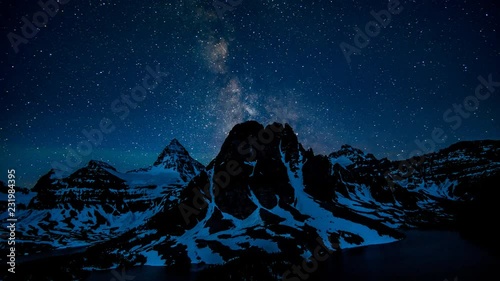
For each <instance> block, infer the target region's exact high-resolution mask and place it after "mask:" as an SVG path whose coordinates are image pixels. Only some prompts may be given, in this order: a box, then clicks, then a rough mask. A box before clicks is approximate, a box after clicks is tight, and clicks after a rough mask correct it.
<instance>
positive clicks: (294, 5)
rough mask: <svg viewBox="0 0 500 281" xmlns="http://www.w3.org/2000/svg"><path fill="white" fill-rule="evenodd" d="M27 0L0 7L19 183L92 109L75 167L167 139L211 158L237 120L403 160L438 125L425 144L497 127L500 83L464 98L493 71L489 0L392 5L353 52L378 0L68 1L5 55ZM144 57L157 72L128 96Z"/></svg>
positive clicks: (133, 153) (154, 150)
mask: <svg viewBox="0 0 500 281" xmlns="http://www.w3.org/2000/svg"><path fill="white" fill-rule="evenodd" d="M43 1H46V0H43ZM5 2H7V3H5ZM36 2H37V1H19V0H17V1H2V4H1V5H2V7H1V16H0V18H1V21H2V24H1V32H2V37H1V38H2V39H1V45H0V46H1V56H0V60H1V72H0V89H1V91H2V93H1V95H0V106H1V111H2V117H1V119H0V139H1V140H0V155H1V163H0V166H1V167H0V168H1V169H0V171H4V174H3V175H0V179H2V180H4V181H5V180H6V175H7V172H6V170H7V169H8V168H15V169H16V170H17V175H18V178H17V183H18V184H19V185H21V186H26V187H31V186H32V185H33V184H34V183H35V182H36V180H37V179H38V178H39V177H40V176H41V175H43V174H45V173H47V172H48V171H49V170H50V168H51V165H52V164H53V163H54V162H60V163H64V161H65V157H66V156H67V153H68V151H70V150H69V149H75V151H76V149H77V145H78V144H79V143H80V142H82V141H85V140H86V139H87V138H86V136H85V135H84V134H83V133H82V130H87V131H90V130H92V129H99V124H100V122H101V121H102V120H108V121H109V122H111V123H109V122H108V123H109V124H107V125H108V127H109V126H112V127H113V128H114V130H112V131H111V132H109V133H103V138H102V141H100V142H96V143H97V144H92V147H91V152H90V153H89V155H86V156H81V163H80V164H79V165H77V166H78V167H81V166H83V165H85V164H86V163H87V162H88V161H89V160H90V159H98V160H102V161H105V162H108V163H109V164H111V165H113V166H115V167H116V168H117V169H118V170H121V171H126V170H130V169H133V168H139V167H146V166H148V165H151V164H152V163H153V162H154V160H155V159H156V157H157V156H158V154H159V153H160V152H161V151H162V149H163V148H164V147H165V146H166V145H167V144H168V143H169V141H170V140H171V139H172V138H177V139H179V141H180V142H181V143H182V144H183V145H184V146H185V147H186V148H187V149H188V151H189V152H190V153H191V155H192V156H193V157H194V158H196V159H197V160H199V161H200V162H202V163H203V164H207V163H208V162H209V161H210V160H211V159H212V158H213V157H214V156H215V155H216V154H217V152H218V151H219V148H220V146H221V145H222V142H223V140H224V138H225V136H226V134H227V133H228V131H229V130H230V129H231V128H232V127H233V126H234V125H235V124H237V123H240V122H243V121H245V120H257V121H259V122H261V123H264V124H267V123H270V122H274V121H277V122H281V123H285V122H286V123H289V124H290V125H291V126H292V127H293V128H294V129H295V131H296V133H297V134H298V138H299V140H300V141H301V142H302V143H303V144H304V146H305V147H306V148H309V147H311V148H313V150H314V152H316V153H322V154H328V153H330V152H333V151H335V150H338V149H339V148H340V146H341V145H343V144H350V145H352V146H354V147H358V148H360V149H362V150H364V151H366V152H370V153H373V154H374V155H375V156H376V157H378V158H383V157H388V158H390V159H399V158H406V157H407V156H408V154H409V153H410V152H411V151H414V150H415V149H418V146H417V145H416V143H415V140H417V141H422V140H424V139H428V138H431V136H432V132H433V130H434V128H441V129H442V130H443V131H444V133H445V134H446V136H447V139H446V140H445V141H444V142H443V143H441V144H438V145H437V146H436V148H437V149H439V148H444V147H447V146H449V145H451V144H453V143H455V142H458V141H460V140H478V139H500V116H499V108H500V97H499V93H500V87H499V86H498V85H496V86H490V89H492V90H494V89H495V88H496V91H495V92H493V93H491V95H489V97H486V96H487V94H488V93H489V91H488V90H487V89H486V87H483V89H482V92H480V93H481V97H482V98H483V99H482V100H479V99H476V101H478V103H477V104H476V105H477V108H474V104H473V102H474V99H473V98H468V99H467V97H468V96H471V95H472V96H474V93H475V89H476V86H477V85H479V84H480V82H479V80H478V76H482V77H484V78H485V79H486V80H488V76H489V75H491V77H492V78H491V79H490V80H492V81H500V73H499V69H498V66H499V65H500V59H499V57H500V48H499V44H498V43H499V42H498V31H499V25H500V8H499V4H498V1H491V0H480V1H463V0H462V1H441V0H439V1H437V0H436V1H400V2H399V6H398V9H399V10H398V11H399V13H397V14H396V13H395V14H391V21H390V22H389V24H388V25H387V26H386V27H381V28H380V31H379V34H378V35H375V36H373V37H371V38H370V41H369V42H368V43H367V44H366V46H363V48H358V49H359V52H357V53H356V54H352V55H351V56H350V57H349V59H350V63H348V60H347V59H346V56H345V55H344V53H343V51H342V49H341V47H340V45H341V43H342V42H345V43H346V44H349V45H351V46H353V47H356V45H355V42H354V37H355V35H356V30H355V28H356V27H359V28H360V29H361V30H365V26H366V25H367V23H369V22H370V21H374V17H373V16H372V15H371V14H370V12H371V11H372V10H373V11H374V12H379V11H380V10H387V9H388V1H371V0H370V1H369V0H363V1H361V0H360V1H356V0H337V1H311V0H304V1H298V0H295V1H294V0H289V1H284V0H282V1H272V0H263V1H257V0H254V1H250V0H241V1H240V0H233V1H229V2H228V3H233V7H231V6H230V4H225V5H229V6H226V7H230V8H231V9H227V10H226V11H223V10H219V13H218V12H217V8H218V9H223V8H222V7H224V6H222V4H220V3H219V2H218V1H212V0H203V1H202V0H179V1H167V0H163V1H159V0H151V1H98V0H90V1H89V0H72V1H69V2H68V3H66V4H64V5H63V4H59V6H60V10H59V11H58V12H57V13H55V14H54V16H53V17H50V16H49V17H48V22H47V23H46V25H45V26H42V27H41V28H40V30H39V31H38V33H36V35H35V36H33V38H29V39H23V40H25V41H23V42H25V43H19V44H18V45H17V48H18V51H17V52H16V51H15V50H14V48H13V47H12V46H11V43H10V42H9V35H8V34H9V33H10V32H12V33H14V34H17V36H22V31H21V27H22V26H23V24H24V23H23V21H22V17H23V16H26V17H27V19H28V20H29V21H32V20H33V15H34V14H35V13H37V12H39V11H41V10H42V8H40V6H38V4H36ZM240 2H241V3H240ZM214 3H215V4H218V6H217V5H216V6H217V8H216V7H215V6H214ZM394 4H397V3H394V2H393V5H394ZM219 14H220V15H223V17H220V16H219ZM40 20H41V21H43V17H40V19H39V21H40ZM42 23H43V22H42ZM386 23H387V22H386ZM372 27H373V25H372ZM379 27H380V26H379ZM375 31H376V30H375ZM10 36H11V37H10V38H12V34H11V35H10ZM358 37H359V36H358ZM17 38H20V37H17ZM26 41H27V42H26ZM147 67H149V68H150V69H153V70H155V69H157V68H158V69H159V70H160V71H161V72H162V74H161V76H159V78H161V80H158V81H157V84H155V87H154V89H151V90H150V91H147V92H146V96H145V97H144V96H142V98H143V100H141V101H140V102H139V101H138V102H133V101H131V102H130V103H129V105H127V104H126V103H125V101H124V100H123V96H128V97H129V98H130V93H131V90H132V89H134V87H136V86H138V85H139V86H140V85H142V83H143V78H144V77H145V76H146V75H148V73H149V72H148V70H147ZM152 81H154V80H152ZM493 83H498V82H493ZM153 84H154V83H153ZM136 89H137V88H136ZM116 100H118V102H115V101H116ZM129 101H130V99H129ZM464 101H467V102H470V103H469V104H467V106H466V107H467V108H469V109H471V108H472V110H470V111H464V112H462V113H464V114H463V115H462V116H461V115H460V114H459V113H458V111H456V112H455V111H453V110H457V109H454V106H453V104H456V105H459V104H462V105H463V104H464ZM114 102H115V103H114ZM113 104H114V106H115V108H114V109H113ZM124 106H126V108H128V111H129V112H128V114H125V110H124V109H123V108H124ZM119 107H121V109H122V110H123V111H119V110H118V108H119ZM448 109H451V110H452V112H449V115H448V121H446V120H445V119H444V118H443V114H445V112H447V110H448ZM457 116H458V117H457ZM120 117H122V118H120ZM459 122H460V123H459ZM108 129H109V128H108ZM80 148H82V147H80ZM82 151H83V150H82Z"/></svg>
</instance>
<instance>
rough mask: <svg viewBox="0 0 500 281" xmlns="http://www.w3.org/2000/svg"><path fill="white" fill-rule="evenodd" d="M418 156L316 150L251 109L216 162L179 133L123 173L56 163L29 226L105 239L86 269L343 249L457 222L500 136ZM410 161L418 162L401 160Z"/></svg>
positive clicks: (54, 239)
mask: <svg viewBox="0 0 500 281" xmlns="http://www.w3.org/2000/svg"><path fill="white" fill-rule="evenodd" d="M419 160H421V161H416V159H409V160H408V161H406V162H403V161H390V160H388V159H385V158H384V159H377V158H375V157H374V156H373V155H372V154H365V153H364V152H363V151H361V150H360V149H357V148H353V147H351V146H348V145H344V146H342V147H341V149H340V150H339V151H336V152H333V153H331V154H330V155H328V156H323V155H315V154H314V153H313V151H312V150H305V149H304V148H303V147H302V145H301V144H300V142H299V140H298V139H297V135H296V134H295V133H294V131H293V129H292V128H291V127H290V126H288V125H287V124H285V125H282V124H277V123H275V124H272V125H268V126H266V127H264V126H262V125H261V124H259V123H257V122H252V121H250V122H245V123H242V124H238V125H236V126H235V127H234V128H233V129H232V130H231V132H230V133H229V134H228V136H227V138H226V140H225V141H224V143H223V144H222V147H221V151H220V152H219V154H218V155H217V156H216V157H215V158H214V159H213V160H212V161H211V162H210V164H209V165H208V166H207V167H206V168H205V167H203V166H202V165H201V164H199V163H198V162H197V161H195V160H193V159H192V158H191V157H190V156H189V154H188V152H187V151H186V150H185V149H184V148H183V147H182V145H180V143H179V142H178V141H177V140H173V141H172V142H171V143H170V144H169V145H168V146H167V147H166V148H165V149H164V150H163V152H162V153H161V154H160V155H159V156H158V159H157V160H156V161H155V162H154V163H153V165H151V166H149V167H147V168H143V169H138V170H134V171H129V172H126V173H122V172H119V171H117V170H116V169H115V168H113V167H112V166H110V165H108V164H106V163H102V162H98V161H91V162H89V164H88V165H87V166H86V167H84V168H82V169H80V170H78V171H76V172H75V173H73V174H72V175H71V176H69V177H67V178H64V179H58V178H55V177H54V174H55V173H54V171H51V172H49V173H48V174H47V175H45V176H44V177H42V178H41V179H40V181H39V182H38V184H37V186H35V187H34V188H33V191H35V192H37V194H36V196H35V197H34V198H33V200H32V201H31V203H30V206H29V210H27V211H25V212H24V213H23V214H24V217H23V219H24V222H25V224H24V226H23V227H24V228H22V229H21V233H22V235H21V237H22V239H25V240H30V241H32V242H35V241H37V242H38V244H40V241H42V242H44V243H47V244H49V245H51V247H59V248H60V247H65V246H75V245H89V244H94V243H99V244H98V245H95V246H93V247H90V248H89V250H88V251H87V252H86V256H85V258H84V259H83V261H80V262H82V263H83V266H84V267H85V268H87V269H104V268H113V267H117V266H118V265H123V264H127V265H140V264H146V265H153V266H172V267H181V268H192V267H193V266H196V267H198V266H206V265H220V264H227V263H231V262H235V261H238V260H239V259H241V257H242V256H245V255H247V254H248V253H251V254H252V255H256V256H259V257H269V256H274V255H278V256H279V259H280V260H282V261H283V263H287V262H288V264H290V263H293V261H297V259H303V258H308V257H310V256H311V255H313V251H314V249H315V248H316V246H317V245H318V243H319V244H320V245H322V247H324V249H325V250H327V251H332V252H333V251H338V250H340V249H346V248H352V247H359V246H366V245H373V244H380V243H390V242H395V241H398V240H400V239H402V238H403V237H404V236H403V235H402V234H401V233H400V232H399V231H398V228H400V227H436V226H439V227H446V226H452V225H453V224H454V222H455V220H456V218H455V215H456V213H457V210H456V208H457V206H459V205H457V204H458V203H461V202H469V201H471V200H474V199H475V198H478V194H479V193H478V191H477V190H475V187H474V186H476V185H481V184H482V183H483V182H484V180H485V179H486V180H487V179H489V178H490V177H493V176H495V175H497V176H498V174H499V173H500V142H499V141H478V142H463V143H458V144H455V145H452V146H450V147H449V148H447V149H444V150H441V151H438V152H436V153H430V154H427V155H424V157H422V158H420V159H419ZM404 163H413V166H412V169H411V172H408V170H404V171H400V168H401V167H402V166H404V165H403V164H404ZM488 188H489V187H488ZM488 192H489V191H488V190H487V189H482V190H481V193H480V195H481V196H482V197H485V194H488ZM103 241H104V242H103ZM269 270H270V271H273V269H269ZM277 273H279V271H278V272H274V273H273V274H277Z"/></svg>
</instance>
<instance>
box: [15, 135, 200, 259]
mask: <svg viewBox="0 0 500 281" xmlns="http://www.w3.org/2000/svg"><path fill="white" fill-rule="evenodd" d="M203 169H204V167H203V165H202V164H200V163H199V162H198V161H196V160H194V159H193V158H191V157H190V156H189V153H188V152H187V151H186V150H185V149H184V147H182V145H181V144H180V143H179V142H178V141H177V140H173V141H172V142H171V143H170V144H169V145H168V146H167V147H166V148H165V149H164V150H163V152H162V153H161V154H160V155H159V156H158V159H157V160H156V161H155V163H154V164H153V165H152V166H150V167H147V168H143V169H138V170H134V171H129V172H126V173H122V172H119V171H117V170H116V169H115V168H114V167H112V166H111V165H109V164H107V163H104V162H102V161H95V160H91V161H90V162H89V163H88V164H87V165H86V166H85V167H82V168H80V169H78V170H77V171H75V172H74V173H72V174H71V175H69V176H68V177H65V178H58V177H57V176H56V172H55V171H54V170H51V171H49V172H48V173H47V174H46V175H44V176H42V177H41V178H40V179H39V181H38V182H37V183H36V184H35V186H34V187H33V188H32V190H31V193H30V195H31V196H30V201H28V202H29V203H27V204H26V205H27V206H28V208H27V209H25V210H20V211H19V212H17V216H18V219H19V220H20V221H22V223H20V224H19V226H18V228H17V232H18V236H19V237H22V239H23V240H25V241H26V242H25V243H33V244H37V246H36V247H33V249H32V250H35V249H36V251H39V250H40V247H41V249H45V250H47V248H48V249H53V248H62V247H74V246H85V245H89V244H93V243H96V242H100V241H106V240H109V239H111V238H113V237H116V236H117V235H120V234H122V233H124V232H125V231H127V230H129V229H133V228H135V227H138V226H140V225H142V224H143V223H144V222H145V221H147V220H149V219H150V218H151V217H152V216H153V215H155V214H156V213H158V212H159V210H160V209H162V208H164V207H168V206H169V205H170V204H173V203H175V202H176V200H177V198H178V195H179V193H180V191H181V187H182V185H183V184H186V182H188V181H189V180H190V179H191V178H192V177H194V176H195V175H196V174H197V173H199V172H200V171H201V170H203ZM23 249H24V250H27V251H28V253H30V247H23Z"/></svg>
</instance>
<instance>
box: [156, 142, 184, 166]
mask: <svg viewBox="0 0 500 281" xmlns="http://www.w3.org/2000/svg"><path fill="white" fill-rule="evenodd" d="M174 155H177V156H179V155H183V156H189V153H188V151H187V150H186V148H184V146H182V144H181V143H180V142H179V141H178V140H177V139H175V138H174V139H172V140H171V141H170V143H169V144H168V145H167V146H166V147H165V148H164V149H163V151H162V152H161V153H160V155H159V156H158V159H156V161H155V163H154V165H155V166H156V165H159V164H161V163H163V162H165V160H166V158H171V157H172V156H174Z"/></svg>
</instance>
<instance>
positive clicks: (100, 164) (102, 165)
mask: <svg viewBox="0 0 500 281" xmlns="http://www.w3.org/2000/svg"><path fill="white" fill-rule="evenodd" d="M87 168H89V169H97V168H106V169H111V170H113V171H116V169H115V167H113V166H111V165H109V164H108V163H106V162H103V161H99V160H90V161H89V163H88V164H87Z"/></svg>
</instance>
